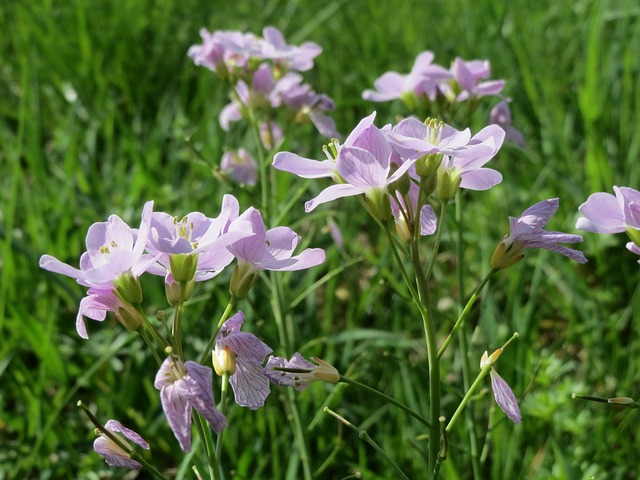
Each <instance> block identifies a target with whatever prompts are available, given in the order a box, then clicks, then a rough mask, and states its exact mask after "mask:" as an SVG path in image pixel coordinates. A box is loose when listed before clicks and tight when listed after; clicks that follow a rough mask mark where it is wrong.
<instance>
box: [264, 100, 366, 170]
mask: <svg viewBox="0 0 640 480" xmlns="http://www.w3.org/2000/svg"><path fill="white" fill-rule="evenodd" d="M375 117H376V112H373V113H372V114H371V115H369V116H368V117H365V118H363V119H362V120H360V122H359V123H358V125H357V126H356V128H354V129H353V131H352V132H351V133H350V134H349V136H348V137H347V139H346V140H345V141H344V144H343V145H340V143H339V142H338V141H337V140H336V141H334V142H333V143H332V147H333V150H334V152H335V155H337V152H339V151H340V149H341V148H343V147H350V146H358V145H359V143H358V140H359V138H360V136H361V135H362V133H363V132H364V131H365V130H366V129H367V128H369V127H370V126H371V125H373V120H374V119H375ZM325 154H326V156H327V159H326V160H312V159H310V158H303V157H300V156H299V155H296V154H295V153H291V152H278V153H276V155H275V156H274V157H273V168H276V169H278V170H282V171H284V172H290V173H294V174H296V175H298V176H299V177H302V178H324V177H333V178H334V179H336V180H337V179H338V170H337V168H336V159H335V156H332V155H331V153H330V152H329V149H325Z"/></svg>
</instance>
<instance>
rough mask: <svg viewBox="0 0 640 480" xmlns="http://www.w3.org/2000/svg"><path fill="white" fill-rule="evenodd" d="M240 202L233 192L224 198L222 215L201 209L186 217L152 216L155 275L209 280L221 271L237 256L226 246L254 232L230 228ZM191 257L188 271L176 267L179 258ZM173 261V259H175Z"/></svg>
mask: <svg viewBox="0 0 640 480" xmlns="http://www.w3.org/2000/svg"><path fill="white" fill-rule="evenodd" d="M239 210H240V206H239V204H238V200H236V198H235V197H234V196H233V195H225V196H224V197H223V199H222V208H221V211H220V215H218V217H216V218H209V217H207V216H205V215H204V214H202V213H200V212H192V213H189V214H187V215H186V216H185V217H183V218H182V220H178V218H177V217H173V216H171V215H169V214H168V213H164V212H155V213H154V214H153V216H152V218H151V232H150V234H149V240H148V242H147V250H148V251H149V252H150V253H152V254H154V255H157V257H158V264H157V265H154V266H153V267H152V268H150V269H149V273H153V274H155V275H163V276H164V275H167V274H168V273H171V274H172V276H173V277H174V279H175V280H176V281H178V282H182V281H190V280H191V279H193V278H194V277H193V275H194V273H193V271H194V270H195V280H196V281H203V280H208V279H210V278H212V277H214V276H216V275H217V274H219V273H220V272H221V271H222V269H223V268H224V267H226V266H227V265H228V264H229V263H231V261H232V260H233V255H232V254H231V253H229V251H228V250H227V249H226V247H227V246H228V245H229V244H231V243H233V242H235V241H237V240H239V239H241V238H244V237H246V236H249V235H251V232H243V231H233V232H230V231H229V226H230V225H231V223H232V222H233V221H234V220H235V219H237V218H238V213H239ZM187 258H188V259H191V262H182V263H192V265H190V267H189V268H186V269H185V270H188V271H180V272H177V271H174V270H175V269H176V265H177V263H178V262H177V261H176V260H177V259H183V260H184V259H187ZM172 262H173V263H172Z"/></svg>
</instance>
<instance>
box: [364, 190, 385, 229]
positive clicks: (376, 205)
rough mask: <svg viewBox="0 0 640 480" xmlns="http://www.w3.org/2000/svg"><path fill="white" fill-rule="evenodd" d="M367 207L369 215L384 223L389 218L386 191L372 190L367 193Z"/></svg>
mask: <svg viewBox="0 0 640 480" xmlns="http://www.w3.org/2000/svg"><path fill="white" fill-rule="evenodd" d="M367 205H369V208H370V209H371V214H372V215H373V216H374V217H375V218H376V219H378V220H379V221H381V222H386V221H387V220H389V219H390V218H391V202H390V201H389V195H388V194H387V192H386V191H384V190H380V189H374V190H371V191H369V192H368V193H367Z"/></svg>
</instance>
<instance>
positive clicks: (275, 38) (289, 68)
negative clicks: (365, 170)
mask: <svg viewBox="0 0 640 480" xmlns="http://www.w3.org/2000/svg"><path fill="white" fill-rule="evenodd" d="M262 33H263V35H262V37H259V36H257V35H254V34H252V33H242V32H236V31H220V30H218V31H215V32H209V31H207V30H206V29H202V30H200V36H201V37H202V41H203V43H202V44H200V45H193V46H192V47H191V48H190V49H189V51H188V55H189V57H191V58H192V59H193V61H194V63H195V64H196V65H201V66H204V67H206V68H208V69H209V70H212V71H213V72H215V73H217V74H218V75H219V76H220V77H222V78H225V79H228V80H230V81H231V83H232V85H233V91H232V93H231V103H229V104H228V105H227V106H226V107H225V108H223V110H222V112H221V113H220V118H219V120H220V125H221V126H222V128H223V129H224V130H228V129H229V126H230V123H231V122H235V121H238V120H240V119H241V118H243V117H246V116H247V115H248V112H249V111H252V112H254V113H255V112H268V111H269V110H273V109H279V108H281V107H284V108H285V109H286V110H287V111H288V112H291V113H292V117H293V118H294V119H295V120H296V121H298V122H300V123H303V122H305V121H311V122H312V123H313V124H314V126H315V127H316V128H317V129H318V131H319V132H320V134H321V135H324V136H326V137H329V138H331V137H338V136H339V134H338V132H337V131H336V128H335V123H334V121H333V119H332V118H331V117H329V116H327V115H326V113H325V112H328V111H331V110H334V109H335V104H334V102H333V100H331V98H329V97H328V96H327V95H324V94H321V93H317V92H315V91H314V90H313V89H312V88H311V86H310V85H309V84H307V83H304V82H303V78H302V76H301V75H300V74H299V73H297V72H304V71H308V70H311V69H312V68H313V59H314V58H315V57H317V56H318V55H319V54H320V53H321V52H322V48H320V46H319V45H317V44H315V43H313V42H305V43H303V44H302V45H300V46H294V45H289V44H287V43H286V41H285V39H284V36H283V35H282V32H280V30H278V29H277V28H274V27H266V28H265V29H264V30H263V32H262ZM264 116H265V117H266V118H269V117H270V116H269V115H264ZM261 129H268V130H271V131H273V132H277V131H278V127H274V126H273V125H270V124H269V123H263V124H262V125H261Z"/></svg>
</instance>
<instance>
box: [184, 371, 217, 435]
mask: <svg viewBox="0 0 640 480" xmlns="http://www.w3.org/2000/svg"><path fill="white" fill-rule="evenodd" d="M184 366H185V368H186V369H187V372H188V375H186V376H184V377H183V378H182V380H183V381H184V382H185V383H186V385H187V389H186V392H185V398H186V399H187V400H188V401H189V403H190V404H191V406H192V407H193V408H195V409H196V410H197V411H198V412H199V413H200V414H201V415H202V416H203V417H204V418H206V419H207V421H208V422H209V423H210V424H211V426H212V427H213V431H214V432H216V433H220V431H221V430H222V429H223V428H224V427H225V426H226V425H227V420H226V419H225V418H224V415H222V413H220V411H219V410H218V409H217V408H216V401H215V399H214V397H213V390H212V388H213V387H212V386H213V373H212V371H211V369H210V368H209V367H205V366H204V365H200V364H199V363H196V362H191V361H188V362H185V363H184Z"/></svg>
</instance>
